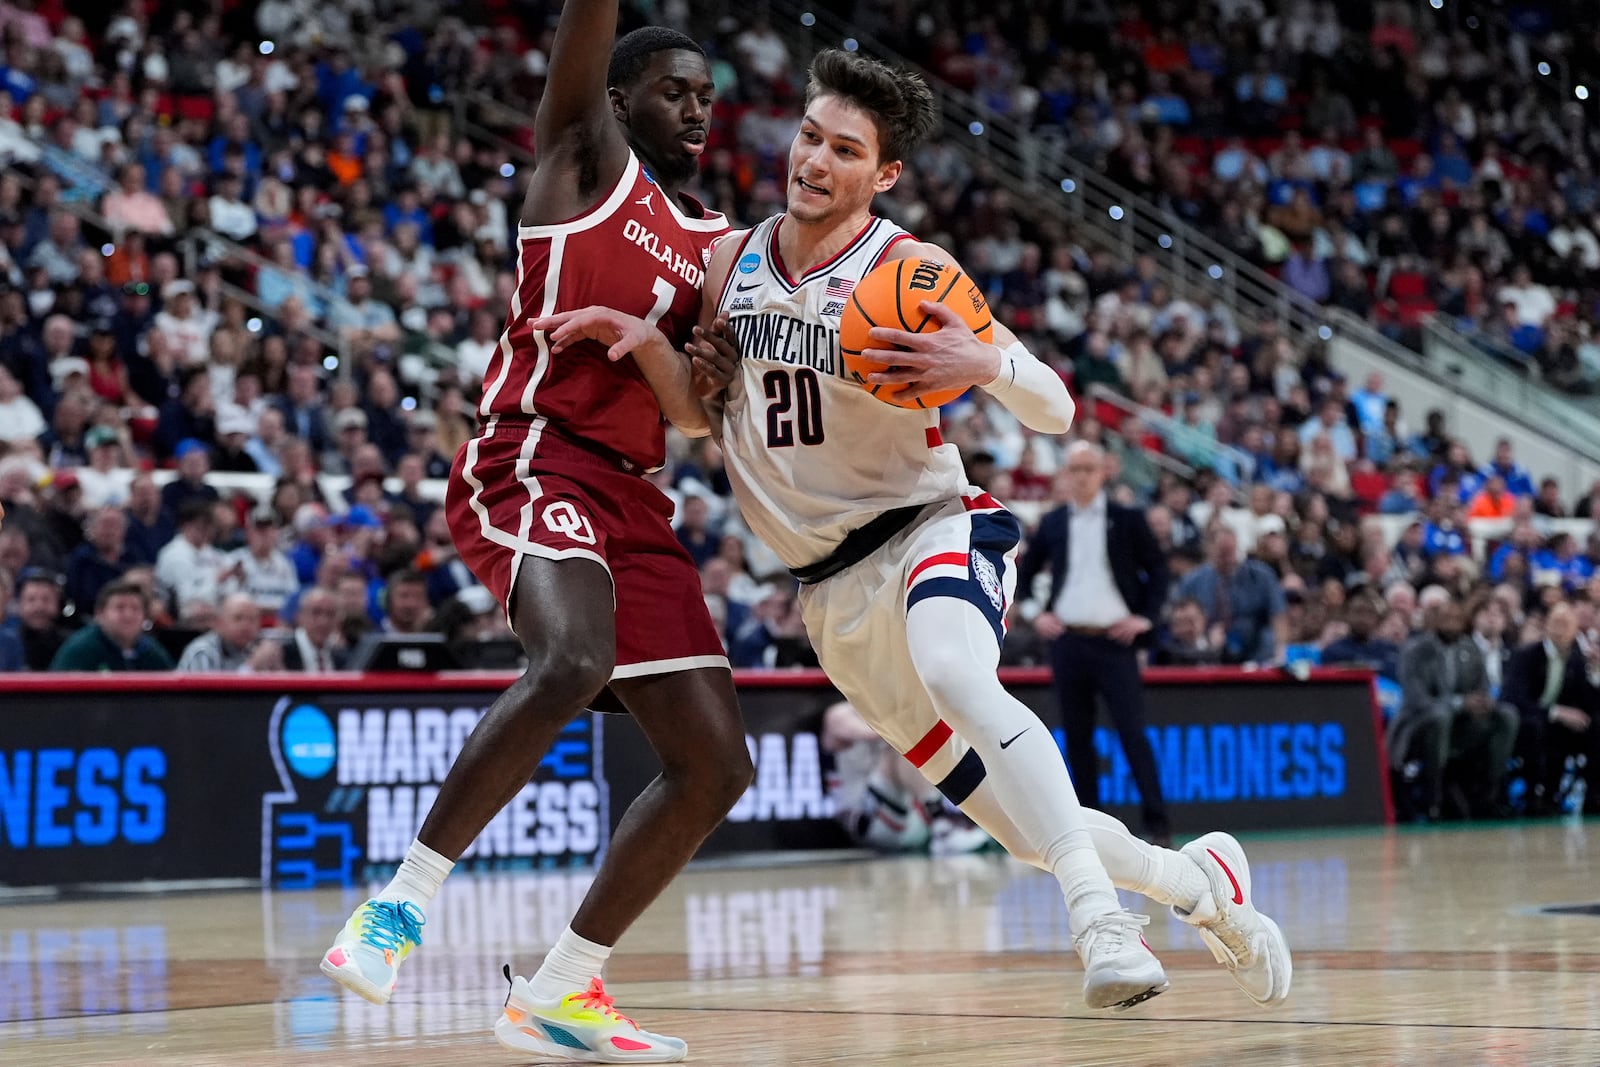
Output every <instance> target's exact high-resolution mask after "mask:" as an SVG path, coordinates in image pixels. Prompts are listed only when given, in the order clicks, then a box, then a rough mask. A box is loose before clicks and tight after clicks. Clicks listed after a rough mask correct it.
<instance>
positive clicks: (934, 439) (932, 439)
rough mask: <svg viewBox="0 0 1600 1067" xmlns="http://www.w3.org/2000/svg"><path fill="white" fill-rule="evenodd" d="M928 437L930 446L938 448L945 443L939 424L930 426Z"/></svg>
mask: <svg viewBox="0 0 1600 1067" xmlns="http://www.w3.org/2000/svg"><path fill="white" fill-rule="evenodd" d="M926 437H927V440H928V447H929V448H938V447H939V446H940V445H942V444H944V437H943V435H941V434H940V433H939V427H937V426H929V427H928V429H927V431H926Z"/></svg>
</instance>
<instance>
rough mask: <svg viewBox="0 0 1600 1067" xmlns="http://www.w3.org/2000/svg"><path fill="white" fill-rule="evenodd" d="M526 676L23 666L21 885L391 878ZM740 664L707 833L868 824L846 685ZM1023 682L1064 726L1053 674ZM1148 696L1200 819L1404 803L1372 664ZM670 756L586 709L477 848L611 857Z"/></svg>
mask: <svg viewBox="0 0 1600 1067" xmlns="http://www.w3.org/2000/svg"><path fill="white" fill-rule="evenodd" d="M509 680H510V679H509V678H501V677H499V676H483V675H469V676H464V677H463V676H449V675H445V676H437V677H434V676H404V675H368V676H357V675H348V676H334V675H330V676H323V677H321V678H307V677H305V676H303V675H279V676H265V675H261V676H246V677H199V676H191V677H176V676H171V675H167V676H161V675H143V676H134V675H118V676H100V675H95V676H83V675H80V676H62V675H43V676H30V675H22V676H17V675H13V676H10V677H8V678H7V679H6V682H5V686H4V688H3V689H0V724H3V725H0V885H14V886H25V885H77V884H84V883H100V882H134V881H148V880H160V881H195V880H203V879H233V880H256V879H259V880H261V881H262V882H265V883H269V884H274V885H279V886H284V887H294V886H314V885H324V884H341V885H342V884H352V883H357V882H362V881H370V880H373V879H379V878H384V877H387V875H388V872H389V871H391V870H392V869H393V868H394V866H395V865H397V864H398V863H399V862H400V860H401V859H402V858H403V856H404V854H405V849H406V847H407V846H408V845H409V844H410V842H411V839H412V838H413V837H414V836H415V835H416V832H417V829H418V827H420V825H421V823H422V820H423V818H424V817H425V816H426V814H427V812H428V809H429V808H430V807H431V805H432V803H433V800H434V798H435V797H436V796H437V795H438V789H439V784H440V783H441V782H442V781H443V780H444V776H445V773H446V771H447V770H448V769H449V767H450V764H451V763H452V762H453V761H454V759H455V757H456V755H457V753H459V752H460V750H461V746H462V745H463V744H464V743H465V741H466V738H467V736H468V735H469V734H470V733H471V732H472V729H473V728H474V727H475V726H476V725H477V722H478V720H479V719H480V718H482V716H483V715H484V713H485V711H486V710H487V708H488V706H489V703H490V702H491V701H492V700H493V699H494V697H495V696H497V695H498V694H499V692H500V690H501V686H502V685H503V684H505V683H507V682H509ZM738 681H739V689H740V702H741V705H742V707H743V710H744V717H745V730H746V744H747V746H748V748H749V750H750V753H751V756H752V758H753V760H754V761H755V766H756V778H755V782H754V783H753V784H752V786H751V787H750V789H749V791H748V792H747V793H746V794H745V796H744V797H743V798H741V800H740V801H739V803H738V804H737V805H736V806H735V807H734V809H733V811H732V812H731V813H730V814H729V816H728V819H727V821H726V822H724V824H723V825H722V826H721V827H719V828H718V829H717V830H716V831H715V832H714V833H713V834H712V836H711V837H710V839H709V840H708V841H707V842H706V845H705V847H704V849H703V850H702V853H703V854H708V853H716V852H734V851H740V852H744V851H764V850H769V849H819V848H833V847H839V846H843V845H846V844H848V841H847V839H846V837H845V835H844V833H843V832H842V830H841V828H840V827H839V825H838V823H837V822H836V821H835V819H834V812H833V809H832V804H831V801H830V800H829V798H828V796H827V792H826V788H825V783H824V775H823V755H822V752H821V749H820V744H819V741H818V736H817V733H818V729H819V727H820V724H821V718H822V711H823V709H824V708H825V707H826V705H827V703H828V702H829V701H830V700H833V699H837V696H836V695H835V694H834V693H833V691H832V690H831V689H830V688H829V686H828V685H827V682H826V680H825V679H824V678H823V677H822V676H821V675H820V674H817V673H816V672H792V673H790V672H781V673H780V672H770V673H767V672H741V674H740V676H739V679H738ZM1007 681H1008V684H1009V685H1010V688H1011V690H1012V691H1013V692H1014V693H1016V694H1017V696H1018V697H1019V698H1020V699H1022V700H1023V701H1024V702H1025V703H1027V704H1028V705H1029V706H1030V707H1032V708H1033V709H1034V710H1035V711H1036V712H1038V713H1039V714H1040V716H1041V718H1042V719H1043V720H1044V722H1045V723H1047V724H1049V725H1051V726H1058V725H1059V721H1060V712H1059V710H1058V709H1057V707H1056V705H1055V701H1054V697H1053V694H1052V691H1051V690H1050V688H1049V677H1048V675H1047V674H1044V673H1042V672H1037V671H1026V672H1023V671H1019V672H1009V673H1008V674H1007ZM308 683H315V684H308ZM1148 700H1149V715H1150V737H1151V742H1152V744H1153V745H1154V747H1155V751H1156V760H1157V764H1158V766H1159V768H1160V774H1161V778H1162V786H1163V790H1164V791H1165V793H1166V796H1167V800H1168V805H1169V809H1170V812H1171V815H1172V819H1173V825H1174V829H1175V830H1176V831H1177V832H1178V833H1180V834H1185V833H1199V832H1202V831H1204V830H1207V829H1211V828H1215V827H1227V828H1229V829H1236V830H1250V829H1267V828H1278V827H1295V828H1304V827H1312V826H1330V825H1352V824H1377V823H1381V822H1384V821H1386V819H1388V818H1390V817H1391V816H1390V814H1389V810H1388V793H1387V777H1386V775H1385V773H1384V771H1383V757H1382V752H1381V740H1380V735H1379V726H1380V724H1381V716H1380V715H1379V714H1378V712H1377V710H1376V708H1375V705H1374V703H1373V699H1372V689H1371V682H1370V678H1369V677H1368V676H1367V675H1365V674H1339V673H1337V672H1330V671H1319V672H1314V673H1313V675H1312V677H1311V679H1310V681H1309V682H1298V681H1296V680H1294V679H1293V678H1290V677H1288V676H1286V675H1278V674H1275V673H1266V672H1263V673H1261V674H1259V675H1254V676H1252V675H1244V674H1241V673H1239V672H1229V671H1202V672H1152V675H1151V677H1150V685H1149V687H1148ZM1058 735H1059V732H1058ZM1096 742H1097V748H1098V750H1099V752H1100V754H1101V757H1102V762H1101V767H1100V774H1101V797H1102V800H1103V802H1104V804H1105V806H1106V808H1107V810H1108V811H1111V812H1112V813H1113V814H1116V815H1118V816H1119V817H1122V818H1124V819H1127V820H1129V821H1130V825H1135V826H1136V825H1138V821H1137V814H1138V794H1137V791H1136V790H1135V788H1134V786H1133V782H1132V779H1131V776H1130V775H1129V774H1128V770H1127V765H1126V763H1125V762H1124V761H1123V760H1122V757H1121V748H1120V745H1118V744H1117V742H1116V739H1115V737H1114V736H1113V735H1112V734H1111V733H1110V732H1109V731H1107V730H1105V729H1104V728H1102V729H1101V730H1100V731H1098V733H1097V738H1096ZM658 769H659V768H658V766H657V763H656V760H655V757H654V755H653V754H652V753H651V752H650V749H649V746H648V744H647V743H646V742H645V740H644V738H643V736H642V735H641V733H640V732H639V730H638V728H637V727H636V726H635V725H634V724H633V722H632V720H631V719H629V718H627V717H626V716H622V715H585V716H580V717H579V718H578V719H577V720H575V721H574V722H573V723H572V724H570V725H569V726H568V727H567V728H566V729H565V730H563V731H562V733H561V734H560V736H559V737H558V739H557V741H556V744H555V746H554V747H553V748H552V750H551V751H550V753H549V754H548V755H547V756H546V757H545V759H544V760H543V762H541V763H540V765H539V767H538V770H537V772H536V773H535V775H534V777H533V778H532V780H531V781H529V783H528V784H527V785H525V786H524V787H523V788H522V790H521V791H520V792H519V793H518V794H517V796H516V797H515V799H514V800H513V801H512V802H511V803H510V804H509V805H507V806H506V808H505V810H503V811H502V812H501V813H500V814H499V815H498V816H497V817H496V818H495V819H494V820H493V821H492V822H491V823H490V824H489V827H488V828H487V829H486V830H485V831H484V833H483V834H482V835H481V836H480V837H479V838H478V840H477V841H475V842H474V843H473V845H472V846H471V848H470V849H469V850H468V851H467V853H466V855H465V856H463V857H462V863H461V866H462V868H463V869H466V870H476V871H515V870H532V869H551V870H553V869H571V868H585V867H589V866H591V865H592V864H593V863H594V862H595V860H596V859H597V858H598V857H599V856H600V854H601V853H602V852H603V851H604V850H605V848H606V845H607V844H608V842H609V841H610V837H611V833H612V831H613V830H614V829H615V827H616V824H617V822H618V820H619V819H620V818H621V816H622V812H623V811H624V810H626V808H627V805H628V803H629V801H631V800H632V798H633V797H635V796H637V795H638V794H639V792H640V791H642V790H643V789H644V787H645V786H646V785H648V784H649V782H650V781H651V779H652V778H654V777H655V775H656V774H657V772H658Z"/></svg>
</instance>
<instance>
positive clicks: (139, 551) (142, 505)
mask: <svg viewBox="0 0 1600 1067" xmlns="http://www.w3.org/2000/svg"><path fill="white" fill-rule="evenodd" d="M126 510H127V512H128V533H127V538H126V540H127V543H128V551H129V552H130V553H132V555H133V556H134V558H135V559H137V560H138V561H139V562H140V563H154V562H155V561H156V556H157V555H158V554H160V552H161V549H162V548H163V547H165V546H166V544H167V542H169V541H171V540H172V538H173V536H174V535H175V534H176V533H177V530H178V527H177V523H176V521H175V516H174V515H173V513H172V512H170V511H168V510H167V509H166V507H165V504H164V501H163V500H162V496H161V490H160V489H157V488H156V482H155V479H154V478H152V477H150V475H148V474H139V475H135V477H134V479H133V481H132V482H130V483H128V506H127V509H126Z"/></svg>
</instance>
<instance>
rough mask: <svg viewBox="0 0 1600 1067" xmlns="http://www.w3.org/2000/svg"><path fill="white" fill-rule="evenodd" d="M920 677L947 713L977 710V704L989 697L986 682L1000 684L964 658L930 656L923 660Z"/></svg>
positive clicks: (919, 669)
mask: <svg viewBox="0 0 1600 1067" xmlns="http://www.w3.org/2000/svg"><path fill="white" fill-rule="evenodd" d="M917 676H918V677H919V678H920V679H921V680H922V686H923V688H924V689H926V690H927V691H928V696H929V697H930V698H931V699H932V700H933V704H934V706H935V707H937V708H940V709H942V710H944V711H945V712H946V713H947V714H948V713H950V712H952V711H954V712H957V713H959V712H960V711H962V710H964V709H970V710H976V708H975V705H976V704H978V703H981V702H983V701H984V700H985V699H986V698H987V697H988V696H989V694H987V693H985V691H984V690H985V682H986V681H987V682H989V683H992V684H993V685H994V686H995V687H996V688H997V687H998V685H999V683H998V682H996V681H995V677H994V674H993V673H992V672H989V671H985V670H984V669H982V668H981V667H979V666H978V665H977V664H975V663H973V662H971V661H970V660H968V659H966V658H964V657H961V656H949V655H941V656H929V657H927V658H926V659H923V660H919V661H918V663H917Z"/></svg>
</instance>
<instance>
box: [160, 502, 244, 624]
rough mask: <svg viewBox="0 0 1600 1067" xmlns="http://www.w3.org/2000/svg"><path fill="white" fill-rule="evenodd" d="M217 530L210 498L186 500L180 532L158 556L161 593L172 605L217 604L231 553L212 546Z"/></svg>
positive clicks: (179, 520) (177, 608) (181, 609)
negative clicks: (226, 553) (224, 552)
mask: <svg viewBox="0 0 1600 1067" xmlns="http://www.w3.org/2000/svg"><path fill="white" fill-rule="evenodd" d="M208 488H209V487H208ZM216 534H217V524H216V519H215V517H214V516H213V513H212V506H211V504H210V503H209V502H207V501H205V500H199V499H194V500H189V501H187V502H185V503H184V504H183V507H182V509H181V510H180V511H179V512H178V532H177V536H176V537H174V538H173V539H172V540H171V541H169V542H167V544H166V546H165V547H163V548H162V549H161V551H160V553H159V554H158V555H157V556H156V588H157V595H158V596H159V597H160V599H161V600H162V601H163V602H164V603H165V604H166V605H168V606H169V607H170V608H171V609H173V610H175V611H178V612H180V613H181V612H183V610H184V609H185V607H186V606H187V605H189V604H191V603H195V602H198V603H201V604H209V605H212V606H215V605H216V603H217V600H218V597H219V588H220V582H221V581H222V576H223V573H224V572H225V571H226V570H227V569H228V568H229V563H228V560H227V557H225V556H224V555H223V554H222V553H221V552H219V551H217V549H216V548H214V547H212V541H213V540H214V539H215V537H216Z"/></svg>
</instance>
